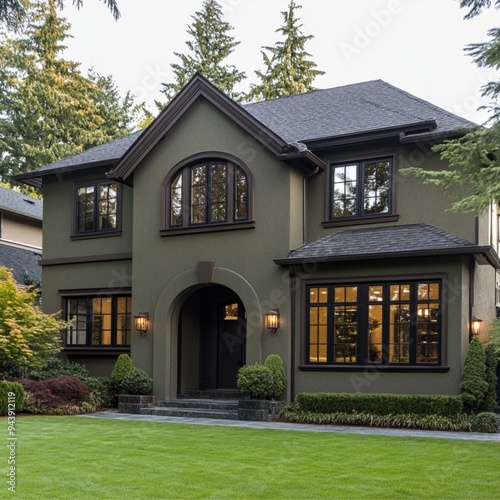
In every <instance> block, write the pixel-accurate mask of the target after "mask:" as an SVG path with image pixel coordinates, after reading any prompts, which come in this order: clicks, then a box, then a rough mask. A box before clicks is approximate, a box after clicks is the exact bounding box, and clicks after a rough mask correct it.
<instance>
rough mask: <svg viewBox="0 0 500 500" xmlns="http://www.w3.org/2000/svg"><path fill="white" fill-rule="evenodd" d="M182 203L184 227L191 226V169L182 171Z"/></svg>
mask: <svg viewBox="0 0 500 500" xmlns="http://www.w3.org/2000/svg"><path fill="white" fill-rule="evenodd" d="M181 189H182V201H181V214H182V215H181V217H182V225H183V226H189V223H190V220H191V201H190V200H191V169H189V168H185V169H184V170H183V171H182V188H181Z"/></svg>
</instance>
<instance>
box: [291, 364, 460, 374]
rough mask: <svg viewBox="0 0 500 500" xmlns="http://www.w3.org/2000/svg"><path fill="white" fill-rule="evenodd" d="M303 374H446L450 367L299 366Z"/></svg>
mask: <svg viewBox="0 0 500 500" xmlns="http://www.w3.org/2000/svg"><path fill="white" fill-rule="evenodd" d="M299 370H300V371H303V372H365V371H370V372H391V373H394V372H400V373H405V372H406V373H446V372H448V371H450V367H449V366H432V365H428V366H423V365H422V366H415V365H413V366H396V365H348V366H339V365H299Z"/></svg>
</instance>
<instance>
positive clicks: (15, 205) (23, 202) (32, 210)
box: [0, 187, 43, 220]
mask: <svg viewBox="0 0 500 500" xmlns="http://www.w3.org/2000/svg"><path fill="white" fill-rule="evenodd" d="M0 211H5V212H11V213H14V214H18V215H23V216H25V217H30V218H32V219H37V220H42V216H43V201H42V200H38V199H36V198H32V197H31V196H27V195H25V194H22V193H18V192H17V191H13V190H12V189H6V188H3V187H0Z"/></svg>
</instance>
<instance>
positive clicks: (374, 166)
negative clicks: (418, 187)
mask: <svg viewBox="0 0 500 500" xmlns="http://www.w3.org/2000/svg"><path fill="white" fill-rule="evenodd" d="M330 169H331V171H330V179H331V181H330V195H329V217H328V218H329V220H337V219H343V218H344V219H347V218H360V217H361V218H363V217H376V216H385V215H390V214H392V211H393V207H392V176H393V160H392V158H390V157H387V158H377V159H370V160H362V161H354V162H347V163H340V164H332V165H331V166H330Z"/></svg>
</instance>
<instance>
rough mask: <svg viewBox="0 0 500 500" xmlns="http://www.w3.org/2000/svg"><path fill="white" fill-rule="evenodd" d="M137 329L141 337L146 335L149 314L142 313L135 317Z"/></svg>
mask: <svg viewBox="0 0 500 500" xmlns="http://www.w3.org/2000/svg"><path fill="white" fill-rule="evenodd" d="M134 320H135V329H136V330H137V331H138V332H139V333H140V334H141V336H144V335H146V332H147V331H148V327H149V314H148V313H147V312H140V313H139V314H138V315H137V316H134Z"/></svg>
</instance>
